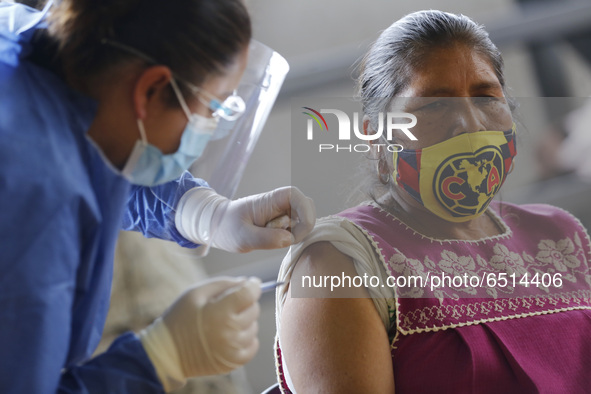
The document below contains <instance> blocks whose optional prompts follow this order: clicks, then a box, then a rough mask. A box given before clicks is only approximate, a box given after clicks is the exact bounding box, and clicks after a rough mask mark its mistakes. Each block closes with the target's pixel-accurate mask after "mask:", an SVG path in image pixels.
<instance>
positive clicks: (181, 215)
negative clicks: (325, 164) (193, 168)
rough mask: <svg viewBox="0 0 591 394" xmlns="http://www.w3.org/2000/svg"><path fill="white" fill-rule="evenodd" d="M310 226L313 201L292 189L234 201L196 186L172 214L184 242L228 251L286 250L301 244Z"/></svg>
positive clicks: (314, 218) (277, 190)
mask: <svg viewBox="0 0 591 394" xmlns="http://www.w3.org/2000/svg"><path fill="white" fill-rule="evenodd" d="M284 219H287V223H285V224H284V222H285V220H284ZM315 222H316V209H315V207H314V202H313V201H312V199H311V198H309V197H306V196H305V195H304V194H303V193H302V192H301V191H300V190H299V189H298V188H296V187H283V188H279V189H275V190H273V191H270V192H267V193H262V194H257V195H254V196H249V197H244V198H240V199H238V200H235V201H230V200H229V199H227V198H226V197H223V196H220V195H219V194H217V193H216V192H215V191H214V190H212V189H208V188H204V187H197V188H193V189H191V190H189V191H187V192H186V193H185V195H183V197H182V198H181V200H180V201H179V204H178V206H177V211H176V215H175V224H176V227H177V229H178V231H179V232H180V233H181V235H182V236H183V237H185V238H186V239H188V240H190V241H192V242H195V243H197V244H210V245H212V246H214V247H216V248H218V249H223V250H226V251H228V252H249V251H251V250H253V249H275V248H283V247H286V246H289V245H291V244H293V243H295V242H299V241H301V240H302V239H303V238H304V237H305V236H306V235H307V234H308V233H309V232H310V231H311V230H312V228H313V227H314V223H315ZM277 223H279V225H276V224H277ZM288 230H291V232H290V231H288Z"/></svg>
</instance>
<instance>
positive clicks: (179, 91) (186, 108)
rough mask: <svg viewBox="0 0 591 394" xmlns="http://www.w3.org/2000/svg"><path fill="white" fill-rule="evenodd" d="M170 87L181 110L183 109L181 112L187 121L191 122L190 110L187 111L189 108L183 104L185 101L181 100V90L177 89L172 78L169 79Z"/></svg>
mask: <svg viewBox="0 0 591 394" xmlns="http://www.w3.org/2000/svg"><path fill="white" fill-rule="evenodd" d="M170 85H171V86H172V90H174V94H176V98H177V100H179V103H180V104H181V108H182V109H183V111H185V115H187V119H189V120H191V110H190V109H189V106H188V105H187V103H186V102H185V99H184V98H183V95H182V94H181V89H179V85H177V83H176V81H175V79H174V78H171V80H170Z"/></svg>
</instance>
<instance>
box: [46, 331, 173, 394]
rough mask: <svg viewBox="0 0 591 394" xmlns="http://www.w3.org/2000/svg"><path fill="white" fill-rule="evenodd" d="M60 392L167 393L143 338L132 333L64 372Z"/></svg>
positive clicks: (124, 335)
mask: <svg viewBox="0 0 591 394" xmlns="http://www.w3.org/2000/svg"><path fill="white" fill-rule="evenodd" d="M58 393H128V394H132V393H138V394H140V393H146V394H151V393H164V389H163V387H162V385H161V384H160V381H159V380H158V377H157V375H156V370H155V369H154V366H153V365H152V363H151V362H150V360H149V358H148V355H147V354H146V352H145V351H144V348H143V346H142V344H141V342H140V340H139V338H138V337H137V336H136V335H135V334H133V333H131V332H129V333H126V334H123V335H121V336H120V337H119V338H117V339H116V340H115V341H114V342H113V344H112V345H111V346H110V347H109V349H108V350H107V351H106V352H105V353H102V354H100V355H98V356H96V357H95V358H93V359H91V360H89V361H87V362H86V363H84V364H82V365H79V366H76V367H74V368H71V369H68V370H66V371H64V372H63V373H62V379H61V381H60V387H59V389H58Z"/></svg>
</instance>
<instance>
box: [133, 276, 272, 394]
mask: <svg viewBox="0 0 591 394" xmlns="http://www.w3.org/2000/svg"><path fill="white" fill-rule="evenodd" d="M260 285H261V281H260V280H259V279H257V278H250V279H248V280H247V279H237V278H229V277H225V278H222V277H220V278H214V279H211V280H209V281H206V282H203V283H200V284H199V285H197V286H195V287H193V288H191V289H189V290H187V291H186V292H185V293H184V294H183V295H181V296H180V297H179V298H178V299H177V300H176V301H175V303H174V304H173V305H172V306H171V307H170V308H169V309H168V310H167V311H166V312H165V313H164V314H163V315H162V316H161V317H159V318H158V319H156V320H155V321H154V323H152V324H151V325H150V326H149V327H147V328H146V329H145V330H143V331H142V332H141V333H140V340H141V342H142V345H143V347H144V349H145V351H146V353H147V354H148V356H149V358H150V360H151V361H152V364H153V365H154V367H155V369H156V372H157V374H158V377H159V378H160V381H161V382H162V384H163V386H164V389H165V391H170V390H174V389H177V388H180V387H182V386H183V385H184V384H185V382H186V379H187V378H189V377H194V376H204V375H217V374H224V373H228V372H230V371H232V370H233V369H235V368H238V367H240V366H242V365H243V364H245V363H247V362H248V361H250V360H251V359H252V358H253V357H254V355H255V354H256V352H257V350H258V348H259V341H258V337H257V334H258V322H257V320H258V318H259V314H260V306H259V304H258V299H259V298H260V295H261V287H260Z"/></svg>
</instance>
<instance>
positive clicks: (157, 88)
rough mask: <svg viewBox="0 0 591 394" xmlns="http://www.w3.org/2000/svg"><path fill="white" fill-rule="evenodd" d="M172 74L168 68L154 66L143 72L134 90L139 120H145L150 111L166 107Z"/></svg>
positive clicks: (135, 109)
mask: <svg viewBox="0 0 591 394" xmlns="http://www.w3.org/2000/svg"><path fill="white" fill-rule="evenodd" d="M171 79H172V72H171V71H170V69H169V68H168V67H166V66H152V67H148V68H146V69H145V70H143V71H142V72H141V74H140V75H139V77H138V78H137V80H136V82H135V86H134V88H133V109H134V111H135V116H136V118H138V119H142V120H143V119H145V118H146V116H147V114H148V112H149V110H152V111H157V110H158V109H159V108H161V107H162V106H163V105H165V98H166V94H167V89H168V84H169V83H170V80H171Z"/></svg>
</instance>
